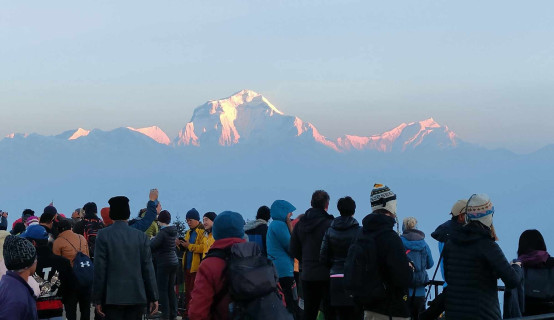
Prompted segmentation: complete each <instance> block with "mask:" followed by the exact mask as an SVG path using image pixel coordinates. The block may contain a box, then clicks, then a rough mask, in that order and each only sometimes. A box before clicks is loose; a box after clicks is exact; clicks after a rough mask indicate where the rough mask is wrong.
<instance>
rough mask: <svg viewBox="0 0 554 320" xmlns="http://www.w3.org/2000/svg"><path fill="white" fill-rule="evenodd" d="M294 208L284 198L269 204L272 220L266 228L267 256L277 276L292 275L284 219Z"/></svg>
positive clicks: (288, 240) (287, 229) (291, 261)
mask: <svg viewBox="0 0 554 320" xmlns="http://www.w3.org/2000/svg"><path fill="white" fill-rule="evenodd" d="M294 210H296V208H295V207H294V206H293V205H292V204H290V203H289V202H287V201H285V200H277V201H275V202H274V203H273V205H272V206H271V218H272V219H273V222H271V224H270V225H269V228H268V230H267V257H268V258H269V259H270V260H271V261H273V264H275V268H276V269H277V274H278V275H279V278H284V277H292V276H293V275H294V261H293V259H292V257H291V255H290V251H289V243H290V232H289V228H288V227H287V224H286V222H285V219H286V218H287V214H288V213H289V212H293V211H294Z"/></svg>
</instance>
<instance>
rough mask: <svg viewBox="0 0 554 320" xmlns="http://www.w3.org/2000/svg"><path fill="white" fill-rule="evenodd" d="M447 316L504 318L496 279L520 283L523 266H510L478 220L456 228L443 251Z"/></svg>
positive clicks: (509, 284)
mask: <svg viewBox="0 0 554 320" xmlns="http://www.w3.org/2000/svg"><path fill="white" fill-rule="evenodd" d="M443 259H444V269H445V277H446V282H448V293H447V295H446V318H447V319H449V320H450V319H453V320H456V319H494V320H498V319H501V314H500V305H499V303H498V291H497V279H498V278H501V279H502V281H504V284H505V285H506V287H507V288H508V289H509V288H513V287H516V286H518V285H519V284H520V283H521V280H522V269H521V268H520V267H519V266H517V265H514V266H510V264H509V263H508V261H507V260H506V257H505V256H504V254H503V253H502V250H501V249H500V247H499V246H498V244H497V243H496V242H495V241H494V239H492V237H491V233H490V230H489V229H487V228H486V227H485V226H483V225H482V224H481V223H479V222H472V223H470V224H468V225H466V226H464V227H461V228H454V230H453V232H452V234H450V236H449V240H448V242H447V243H446V246H445V248H444V253H443Z"/></svg>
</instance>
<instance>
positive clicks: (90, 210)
mask: <svg viewBox="0 0 554 320" xmlns="http://www.w3.org/2000/svg"><path fill="white" fill-rule="evenodd" d="M83 210H85V216H87V217H90V216H94V215H96V214H97V213H98V207H97V206H96V203H94V202H87V203H86V204H85V205H84V206H83Z"/></svg>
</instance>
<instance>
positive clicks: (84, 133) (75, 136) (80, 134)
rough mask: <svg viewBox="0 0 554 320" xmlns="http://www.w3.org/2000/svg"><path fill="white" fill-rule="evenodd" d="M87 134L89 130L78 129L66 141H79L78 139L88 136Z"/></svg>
mask: <svg viewBox="0 0 554 320" xmlns="http://www.w3.org/2000/svg"><path fill="white" fill-rule="evenodd" d="M89 133H90V130H85V129H83V128H79V129H77V130H75V132H74V133H73V134H72V135H71V137H69V138H68V139H67V140H76V139H79V138H80V137H86V136H88V134H89Z"/></svg>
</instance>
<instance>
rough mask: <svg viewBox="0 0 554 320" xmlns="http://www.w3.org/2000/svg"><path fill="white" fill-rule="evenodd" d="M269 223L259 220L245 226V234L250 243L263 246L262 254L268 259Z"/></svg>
mask: <svg viewBox="0 0 554 320" xmlns="http://www.w3.org/2000/svg"><path fill="white" fill-rule="evenodd" d="M267 229H268V226H267V221H265V220H262V219H258V220H254V221H250V222H247V223H246V225H245V226H244V233H246V235H248V239H249V241H250V242H256V243H258V245H261V248H260V249H261V250H262V254H263V255H264V256H266V257H267V240H266V238H267Z"/></svg>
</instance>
